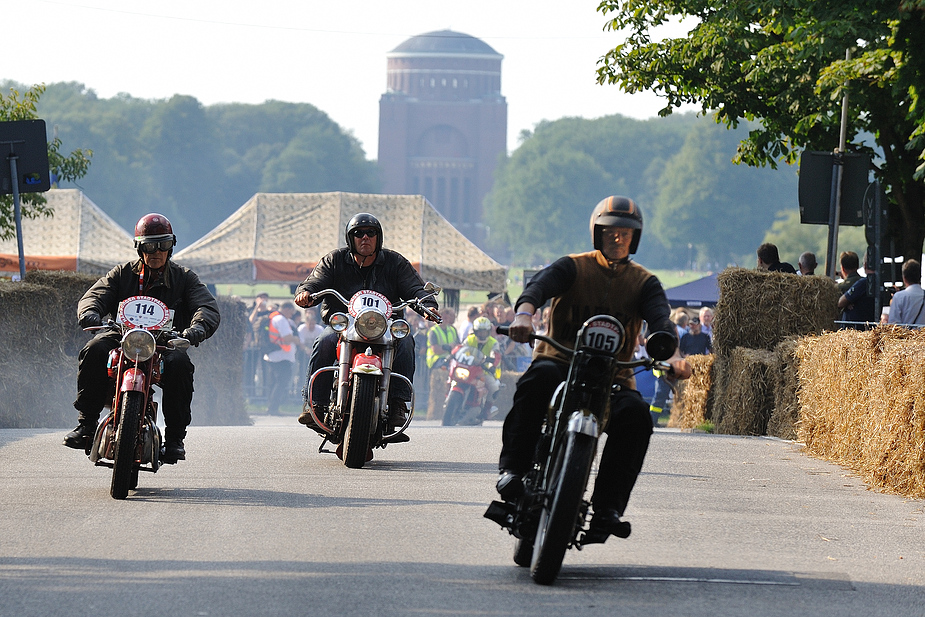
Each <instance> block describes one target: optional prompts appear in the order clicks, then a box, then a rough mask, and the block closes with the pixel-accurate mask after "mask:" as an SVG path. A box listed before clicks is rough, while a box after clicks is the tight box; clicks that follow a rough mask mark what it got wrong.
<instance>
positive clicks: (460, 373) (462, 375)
mask: <svg viewBox="0 0 925 617" xmlns="http://www.w3.org/2000/svg"><path fill="white" fill-rule="evenodd" d="M456 379H462V380H463V381H465V380H466V379H469V369H467V368H462V367H457V368H456Z"/></svg>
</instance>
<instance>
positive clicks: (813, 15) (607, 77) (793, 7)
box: [598, 0, 925, 256]
mask: <svg viewBox="0 0 925 617" xmlns="http://www.w3.org/2000/svg"><path fill="white" fill-rule="evenodd" d="M923 4H925V3H923V2H922V1H921V0H910V1H907V2H900V3H896V2H890V1H887V0H845V1H842V2H830V1H821V2H820V1H817V0H794V1H793V2H789V3H781V2H779V1H777V0H747V1H745V2H708V1H707V2H705V1H703V0H603V1H602V2H601V3H600V5H599V7H598V10H599V11H600V12H602V13H603V14H605V15H608V17H609V19H610V21H609V22H608V24H607V27H608V28H609V29H611V30H613V31H619V32H620V33H621V36H622V37H625V38H624V42H623V43H621V44H619V45H617V46H616V47H615V48H614V49H613V50H611V51H610V52H608V53H607V54H606V55H605V56H604V57H603V58H602V60H601V67H600V68H599V69H598V80H599V81H600V82H601V83H611V84H617V85H618V86H620V87H621V88H622V89H623V90H625V91H627V92H639V91H643V90H648V91H653V92H655V93H657V94H658V95H660V96H662V97H664V98H665V101H666V104H665V107H664V108H663V109H662V110H661V112H660V113H661V114H663V115H667V114H670V113H671V111H672V109H673V108H675V107H678V106H680V105H683V104H691V103H692V104H697V105H699V106H700V107H701V109H702V110H703V111H704V112H705V113H707V112H709V113H713V114H714V117H715V119H716V121H717V122H718V123H721V124H724V125H726V126H729V127H736V126H738V125H739V124H740V123H741V122H742V121H753V120H754V121H757V124H755V125H753V126H752V127H751V128H750V130H749V133H748V135H747V136H746V137H745V138H744V139H742V141H741V143H740V144H739V148H738V153H737V161H741V162H744V163H747V164H748V165H752V166H763V165H770V166H772V167H773V166H776V165H777V164H778V163H779V162H781V161H786V162H790V163H792V162H795V161H796V160H797V158H798V156H799V154H800V152H801V151H802V150H804V149H811V150H825V151H831V150H833V149H834V148H835V147H836V146H837V145H838V143H839V125H840V111H841V99H842V95H843V93H844V90H845V87H846V85H847V90H848V92H849V93H850V106H849V109H848V111H849V114H848V126H849V139H852V138H854V137H855V136H856V135H857V134H859V133H861V132H868V133H870V134H872V135H874V137H875V140H876V144H877V146H878V148H879V150H880V152H881V154H882V161H883V162H882V164H881V166H880V167H879V168H878V169H877V170H876V173H877V175H878V176H879V178H880V179H881V182H882V183H883V184H884V186H885V187H888V188H889V191H890V200H891V204H892V205H893V206H894V210H895V211H894V212H891V214H892V218H893V219H894V220H897V221H901V224H899V225H898V226H897V228H896V230H895V231H896V233H897V234H898V237H899V239H900V240H901V242H902V247H903V252H904V254H906V255H908V256H914V255H919V254H921V251H922V244H923V240H925V183H923V179H922V176H923V175H925V169H923V168H922V167H921V166H919V171H918V175H916V166H917V165H919V159H920V158H921V157H922V156H923V152H925V109H923V107H922V105H921V104H920V100H919V98H920V96H921V91H922V87H923V82H925V50H923V46H922V45H921V35H922V32H923V31H925V28H923V26H925V11H923V10H922V8H923ZM678 19H681V20H685V21H684V22H683V23H685V24H687V23H690V24H693V25H692V26H691V29H690V31H689V32H688V33H687V35H686V36H683V37H678V38H669V39H664V40H656V39H654V38H653V33H652V31H653V28H654V27H656V26H659V25H662V24H665V23H668V22H669V21H675V20H678ZM846 50H849V51H850V52H851V54H850V58H846ZM849 149H851V150H865V149H867V150H869V148H865V147H863V146H860V145H851V146H850V147H849Z"/></svg>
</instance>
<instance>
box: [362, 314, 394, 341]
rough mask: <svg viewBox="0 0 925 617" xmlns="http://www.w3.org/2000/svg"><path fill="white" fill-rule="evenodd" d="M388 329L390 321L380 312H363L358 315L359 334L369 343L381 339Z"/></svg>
mask: <svg viewBox="0 0 925 617" xmlns="http://www.w3.org/2000/svg"><path fill="white" fill-rule="evenodd" d="M387 327H388V320H387V319H386V318H385V315H383V314H382V313H380V312H379V311H363V312H362V313H360V314H359V315H357V320H356V329H357V332H358V333H359V334H360V336H362V337H363V338H365V339H366V340H368V341H371V340H373V339H377V338H380V337H381V336H382V335H383V334H385V330H386V328H387Z"/></svg>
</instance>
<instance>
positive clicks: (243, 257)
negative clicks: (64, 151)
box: [174, 192, 507, 291]
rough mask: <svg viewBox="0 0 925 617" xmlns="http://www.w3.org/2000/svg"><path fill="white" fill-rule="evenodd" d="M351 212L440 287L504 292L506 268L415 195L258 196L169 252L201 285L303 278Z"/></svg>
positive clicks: (338, 237) (338, 240)
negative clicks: (373, 224) (370, 219)
mask: <svg viewBox="0 0 925 617" xmlns="http://www.w3.org/2000/svg"><path fill="white" fill-rule="evenodd" d="M357 212H369V213H370V214H373V215H374V216H376V217H377V218H378V219H379V221H380V222H381V223H382V227H383V239H384V246H385V247H386V248H390V249H392V250H394V251H398V252H399V253H401V254H402V255H404V256H405V257H407V258H408V260H409V261H411V263H412V264H414V266H415V267H416V268H418V271H419V272H420V273H421V276H422V277H423V278H424V280H427V281H433V282H434V283H435V284H437V285H440V286H441V287H443V288H445V289H467V290H473V291H481V290H486V291H503V290H504V289H506V288H507V271H506V269H505V268H504V266H502V265H501V264H499V263H497V262H496V261H494V260H493V259H491V258H490V257H489V256H488V255H486V254H485V253H483V252H482V251H481V250H480V249H479V248H478V247H477V246H475V244H473V243H472V242H470V241H469V240H468V239H467V238H466V237H465V236H464V235H462V234H461V233H460V232H459V231H457V230H456V228H454V227H453V226H452V225H451V224H450V223H449V222H447V220H446V219H444V218H443V217H442V216H441V215H440V213H438V212H437V211H436V210H435V209H434V207H433V206H432V205H431V204H430V203H429V202H428V201H427V200H426V199H425V198H424V197H423V196H421V195H373V194H360V193H342V192H336V193H257V194H256V195H254V196H253V197H251V198H250V199H249V200H248V201H247V203H245V204H244V205H243V206H241V207H240V208H239V209H238V210H237V211H236V212H235V213H233V214H232V215H231V216H229V217H228V218H227V219H225V220H224V221H223V222H222V223H221V224H219V225H218V226H217V227H216V228H215V229H213V230H212V231H210V232H209V233H208V234H206V235H205V236H203V237H202V238H200V239H199V240H197V241H196V242H194V243H193V244H192V245H190V246H188V247H187V248H185V249H183V250H182V251H179V252H177V253H176V255H174V260H175V261H177V262H178V263H182V264H183V265H185V266H187V267H189V268H192V269H193V270H195V271H196V273H197V274H198V275H199V277H200V278H201V279H202V280H203V281H205V282H207V283H254V282H257V281H265V282H271V281H272V282H277V283H297V282H302V281H303V280H304V279H305V277H306V276H308V274H309V273H310V272H311V270H312V268H314V267H315V265H316V264H317V263H318V262H319V261H320V260H321V258H322V257H323V256H324V255H326V254H327V253H328V252H330V251H332V250H334V249H335V248H337V247H340V246H344V245H345V244H344V228H345V227H346V225H347V222H348V221H349V220H350V217H352V216H353V215H354V214H356V213H357Z"/></svg>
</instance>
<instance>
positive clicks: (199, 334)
mask: <svg viewBox="0 0 925 617" xmlns="http://www.w3.org/2000/svg"><path fill="white" fill-rule="evenodd" d="M180 336H182V337H183V338H185V339H186V340H188V341H189V344H190V345H193V346H195V347H199V343H201V342H203V341H204V340H206V331H205V329H204V328H203V327H202V326H190V327H189V328H187V329H186V330H184V331H183V334H181V335H180Z"/></svg>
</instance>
